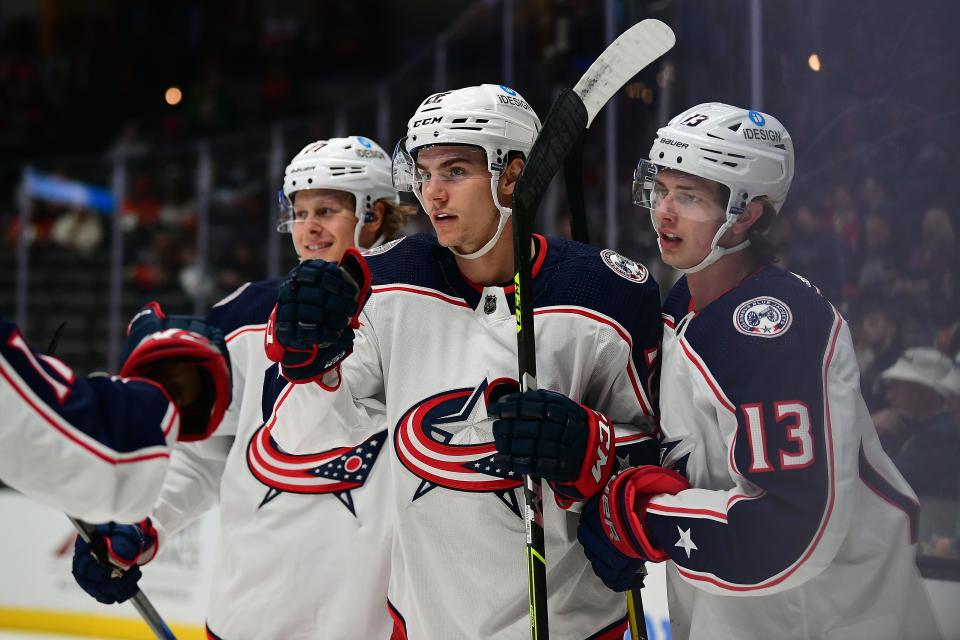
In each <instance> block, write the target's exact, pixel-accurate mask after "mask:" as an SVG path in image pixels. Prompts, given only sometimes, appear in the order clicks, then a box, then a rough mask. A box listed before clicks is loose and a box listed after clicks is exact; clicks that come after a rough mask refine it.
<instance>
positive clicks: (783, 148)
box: [773, 143, 787, 151]
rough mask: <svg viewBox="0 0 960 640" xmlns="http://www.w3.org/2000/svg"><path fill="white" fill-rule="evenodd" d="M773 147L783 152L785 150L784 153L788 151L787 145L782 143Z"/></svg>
mask: <svg viewBox="0 0 960 640" xmlns="http://www.w3.org/2000/svg"><path fill="white" fill-rule="evenodd" d="M773 146H775V147H776V148H777V149H782V150H784V151H786V150H787V147H786V146H785V145H783V144H782V143H781V144H775V145H773Z"/></svg>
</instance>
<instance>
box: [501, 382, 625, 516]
mask: <svg viewBox="0 0 960 640" xmlns="http://www.w3.org/2000/svg"><path fill="white" fill-rule="evenodd" d="M487 413H488V415H489V416H490V417H491V418H494V423H493V438H494V443H495V445H496V447H497V455H496V456H495V458H496V460H497V464H500V465H502V466H503V467H505V468H507V469H509V470H511V471H514V472H516V473H519V474H524V475H533V476H539V477H541V478H544V479H546V480H549V481H550V486H551V487H552V488H553V490H554V492H555V493H556V494H557V504H559V505H560V506H561V507H562V508H567V507H569V506H570V505H571V504H572V503H573V502H575V501H579V500H586V499H587V498H589V497H590V496H592V495H594V494H596V493H597V492H598V491H600V490H601V489H602V488H603V486H604V484H606V482H607V479H608V478H609V477H610V474H611V473H612V472H613V468H614V465H615V464H616V458H615V457H614V455H613V453H614V442H613V429H612V428H611V426H610V422H609V421H608V420H607V418H606V417H605V416H604V415H603V414H601V413H598V412H596V411H594V410H592V409H590V408H588V407H585V406H583V405H580V404H577V403H576V402H574V401H573V400H571V399H570V398H568V397H566V396H565V395H563V394H560V393H557V392H556V391H547V390H545V389H538V390H536V391H525V392H518V393H512V394H510V395H508V396H506V397H504V398H502V399H501V400H499V401H498V402H496V403H494V404H491V405H490V406H489V407H488V408H487Z"/></svg>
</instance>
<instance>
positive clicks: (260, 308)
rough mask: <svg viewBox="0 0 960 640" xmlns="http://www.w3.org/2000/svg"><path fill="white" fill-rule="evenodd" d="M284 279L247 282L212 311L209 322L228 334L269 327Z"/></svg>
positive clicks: (208, 315)
mask: <svg viewBox="0 0 960 640" xmlns="http://www.w3.org/2000/svg"><path fill="white" fill-rule="evenodd" d="M282 282H283V278H272V279H270V280H261V281H260V282H248V283H247V284H245V285H243V286H241V287H240V288H239V289H237V290H236V291H234V292H233V293H231V294H230V295H228V296H227V297H226V298H224V299H223V300H221V301H220V302H218V303H217V304H215V305H214V306H213V308H212V309H210V312H209V313H208V314H207V322H209V323H210V324H212V325H214V326H216V327H219V328H220V329H221V330H222V331H223V333H224V334H229V333H231V332H233V331H236V330H237V329H239V328H241V327H246V326H249V325H255V324H266V322H267V320H268V319H269V318H270V312H271V311H272V310H273V307H274V305H275V304H277V293H278V292H279V291H280V284H281V283H282Z"/></svg>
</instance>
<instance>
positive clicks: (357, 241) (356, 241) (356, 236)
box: [353, 214, 386, 251]
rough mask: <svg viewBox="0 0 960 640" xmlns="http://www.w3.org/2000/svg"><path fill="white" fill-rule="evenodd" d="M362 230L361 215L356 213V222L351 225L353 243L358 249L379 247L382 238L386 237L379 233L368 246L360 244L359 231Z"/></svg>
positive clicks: (365, 249)
mask: <svg viewBox="0 0 960 640" xmlns="http://www.w3.org/2000/svg"><path fill="white" fill-rule="evenodd" d="M362 230H363V216H361V215H360V214H357V224H356V225H354V227H353V244H354V246H355V247H356V248H357V249H359V250H360V251H369V250H370V249H374V248H376V247H379V246H380V245H382V244H383V243H384V240H386V238H384V237H383V234H382V233H381V234H379V235H377V238H376V239H375V240H374V241H373V243H372V244H371V245H370V246H369V247H365V246H363V245H362V244H360V232H361V231H362Z"/></svg>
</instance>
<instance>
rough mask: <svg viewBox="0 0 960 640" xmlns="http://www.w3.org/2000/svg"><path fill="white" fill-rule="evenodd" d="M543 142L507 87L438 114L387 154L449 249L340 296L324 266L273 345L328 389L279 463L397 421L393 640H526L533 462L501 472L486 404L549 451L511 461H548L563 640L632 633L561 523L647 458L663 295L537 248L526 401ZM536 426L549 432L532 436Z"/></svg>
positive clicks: (409, 256)
mask: <svg viewBox="0 0 960 640" xmlns="http://www.w3.org/2000/svg"><path fill="white" fill-rule="evenodd" d="M539 129H540V121H539V119H538V118H537V116H536V114H535V113H534V111H533V110H532V109H531V108H530V106H529V104H528V103H527V102H526V101H525V100H524V99H523V97H522V96H521V95H519V94H518V93H517V92H516V91H514V90H513V89H511V88H509V87H505V86H502V85H482V86H475V87H468V88H464V89H459V90H456V91H448V92H444V93H438V94H435V95H432V96H429V97H428V98H427V99H426V100H424V101H423V103H422V104H421V105H420V107H419V108H418V109H417V111H416V113H415V114H414V115H413V117H412V118H411V119H410V121H409V125H408V132H407V136H406V138H404V140H403V141H401V143H400V144H399V145H398V148H397V150H396V152H395V154H394V176H395V180H396V182H397V184H398V186H400V185H401V184H402V185H403V187H405V188H410V189H412V190H413V191H414V193H415V194H416V196H417V197H418V199H419V200H420V202H421V203H422V205H423V207H424V209H425V211H426V212H427V214H428V215H429V216H430V220H431V222H432V224H433V226H434V229H435V230H436V234H437V237H436V238H434V237H431V236H425V235H418V236H412V237H409V238H405V239H402V240H398V241H396V242H394V243H391V244H387V245H384V246H383V247H380V248H379V249H377V250H376V251H374V252H371V255H368V256H367V260H368V263H369V271H368V272H367V271H365V265H364V264H362V263H361V262H360V261H352V262H350V263H349V265H346V264H345V265H343V268H342V269H341V270H340V271H339V274H340V275H339V277H338V275H337V273H338V272H337V270H336V269H333V268H332V266H331V265H326V267H324V268H325V269H326V283H325V285H324V286H318V285H317V284H316V282H315V278H314V277H313V276H312V275H311V274H306V276H305V277H304V278H303V279H302V281H301V279H300V278H299V277H295V278H294V279H293V280H291V282H290V284H289V286H285V287H284V288H283V289H282V290H281V295H280V299H279V303H278V307H277V315H276V324H275V325H274V326H273V327H272V328H268V339H269V338H270V335H271V334H272V335H273V338H274V339H275V342H274V343H273V345H272V356H273V357H274V358H276V359H277V360H278V361H280V362H282V363H283V365H282V367H281V369H282V371H283V372H284V375H286V376H288V377H290V378H291V379H293V380H297V381H302V380H316V381H317V382H318V384H313V383H307V384H296V385H295V386H294V389H293V390H292V391H291V393H290V395H289V397H288V399H287V403H288V404H289V405H290V412H289V413H288V414H287V415H286V416H284V415H280V416H279V419H278V421H277V423H276V425H275V428H274V437H276V438H277V440H278V442H279V443H280V445H281V446H283V447H284V448H285V449H288V450H290V451H297V450H299V449H298V447H300V446H302V444H303V443H305V442H309V441H310V439H311V437H314V436H313V435H312V434H313V433H317V432H320V433H322V430H323V425H324V422H325V420H327V419H328V418H327V417H326V414H325V413H324V412H328V411H340V412H349V411H350V410H352V409H354V408H355V405H354V401H356V402H358V403H361V404H363V405H364V406H366V407H370V406H373V405H376V404H377V403H378V402H379V403H382V404H383V405H385V410H386V414H387V425H388V426H389V428H390V431H389V436H388V438H389V443H388V444H387V446H388V447H389V449H390V455H391V457H390V464H391V470H392V477H393V482H392V492H393V499H394V501H395V509H396V512H397V518H398V521H397V528H396V533H395V536H394V540H393V547H392V557H391V573H390V588H389V608H390V612H391V614H392V615H393V616H394V629H393V635H392V637H393V638H396V639H401V638H410V640H426V639H431V640H448V639H450V638H457V639H476V640H480V639H484V640H485V639H489V638H507V639H517V640H519V639H521V638H528V637H529V633H530V632H529V617H528V616H529V611H528V606H527V594H526V592H527V577H526V568H525V558H524V555H525V554H524V549H525V542H524V541H525V529H524V521H523V518H522V515H521V512H522V495H521V476H520V473H519V472H518V471H516V470H513V469H512V468H511V465H514V464H515V465H522V464H524V463H525V460H526V456H525V454H523V453H522V452H521V453H518V454H517V456H516V457H514V458H511V457H509V455H508V456H506V457H504V458H499V457H497V447H498V446H500V445H498V444H495V440H497V441H498V442H500V441H502V440H505V439H506V440H508V441H509V440H510V434H504V433H498V432H497V431H496V430H494V429H493V428H492V422H493V421H492V420H491V417H490V416H488V410H487V404H488V402H489V403H492V406H494V407H497V408H496V409H492V410H491V414H493V415H496V414H497V412H498V411H501V409H500V407H501V406H503V407H505V409H503V410H502V411H501V412H502V413H503V417H504V418H505V424H506V425H507V426H508V427H517V428H518V430H524V429H525V426H524V425H527V424H533V423H536V428H537V429H538V432H537V433H527V434H526V436H525V437H518V439H517V440H516V441H517V442H520V441H521V440H522V441H523V442H522V443H521V444H520V445H519V446H520V448H521V449H523V448H524V447H528V448H532V449H534V450H537V451H539V452H540V453H541V454H542V455H541V456H540V457H539V458H538V461H539V465H538V466H537V471H538V472H540V473H541V475H542V476H543V477H544V478H545V479H552V480H551V482H549V483H548V484H549V486H545V488H544V495H545V498H544V501H545V504H544V529H545V538H546V554H547V555H546V557H547V585H548V590H549V597H548V608H549V615H550V632H551V637H553V638H557V639H565V640H573V639H576V640H583V639H584V638H620V637H622V636H623V632H624V629H625V628H626V605H625V602H624V599H623V598H622V596H620V595H619V594H616V593H614V592H612V591H609V590H607V589H606V588H605V587H604V585H603V584H602V583H601V582H600V581H599V580H598V579H597V578H596V577H595V576H594V575H592V572H591V571H590V569H589V567H588V566H587V560H586V558H585V556H584V554H583V551H582V549H581V548H580V546H579V545H578V544H577V542H576V540H575V527H576V522H577V515H576V513H574V512H570V511H567V510H565V509H564V508H561V506H560V505H562V506H563V507H567V506H570V505H571V504H572V503H574V502H578V501H582V500H583V499H584V498H586V497H588V496H589V495H590V494H591V493H593V492H595V491H598V490H599V489H600V487H601V486H602V484H603V480H604V479H605V478H606V477H608V476H609V474H610V471H611V469H612V467H613V465H614V463H615V460H616V458H615V455H619V456H627V455H628V454H629V453H630V448H631V445H633V444H634V443H637V442H640V441H649V436H648V432H649V430H650V429H651V427H650V426H649V420H650V416H651V415H652V413H653V407H652V405H651V400H650V396H649V393H648V376H649V372H650V363H651V362H652V361H653V359H654V358H655V355H656V349H657V344H658V340H659V334H660V326H659V325H660V322H659V313H660V304H659V293H658V288H657V285H656V283H655V282H654V281H653V278H651V277H650V275H649V273H648V272H647V270H646V269H645V268H644V267H643V265H640V264H637V263H635V262H633V261H632V260H629V259H628V258H625V257H623V256H621V255H619V254H617V253H615V252H613V251H610V250H605V251H601V250H599V249H594V248H592V247H588V246H586V245H582V244H579V243H574V242H569V241H565V240H559V239H553V238H549V239H548V238H544V237H542V236H535V237H534V241H533V242H532V246H531V251H532V253H533V259H532V264H533V289H534V291H533V296H532V300H533V304H534V306H535V309H534V314H535V315H536V317H537V322H536V340H537V356H538V373H539V376H538V378H539V383H540V386H541V388H542V389H544V391H542V392H540V393H539V394H537V395H536V397H531V398H527V399H526V402H524V403H521V402H520V401H519V400H518V396H517V394H516V393H515V391H516V389H517V388H518V385H517V382H516V377H517V351H516V349H517V346H516V345H517V343H516V325H515V322H514V295H513V294H514V290H513V286H512V284H510V281H511V277H512V275H513V248H512V234H511V222H510V216H511V209H510V202H511V196H512V193H513V189H514V187H515V185H516V180H517V177H518V175H519V173H520V170H521V168H522V167H523V162H524V158H525V156H526V154H527V153H528V152H529V150H530V148H531V146H532V144H533V142H534V140H535V138H536V136H537V133H538V131H539ZM307 265H312V263H306V264H305V265H304V266H307ZM312 266H314V268H320V266H315V265H312ZM368 274H372V295H371V296H370V297H369V299H366V296H365V295H364V291H365V288H366V287H365V286H364V282H366V278H367V277H368ZM364 300H366V303H365V304H363V303H364ZM361 308H362V312H361ZM330 310H334V312H330ZM278 345H279V346H278ZM351 351H352V353H351ZM558 392H559V393H558ZM504 393H507V394H509V395H507V397H506V398H505V399H501V400H500V402H501V403H502V405H501V404H497V403H496V399H497V398H501V397H502V396H503V395H504ZM561 393H562V394H565V395H567V396H570V397H572V398H574V400H567V399H566V398H564V397H563V396H561V395H560V394H561ZM331 405H332V408H331ZM530 413H533V414H536V415H537V416H546V417H547V419H546V420H544V421H543V423H540V422H538V421H536V420H533V419H531V420H530V421H525V418H526V417H527V416H528V414H530ZM511 416H513V417H515V418H517V420H515V421H511V420H512V418H511ZM285 418H286V419H285ZM520 423H524V424H522V425H521V424H520ZM614 429H615V430H616V445H614V443H613V430H614ZM614 446H616V454H615V453H614ZM554 498H556V499H554Z"/></svg>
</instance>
